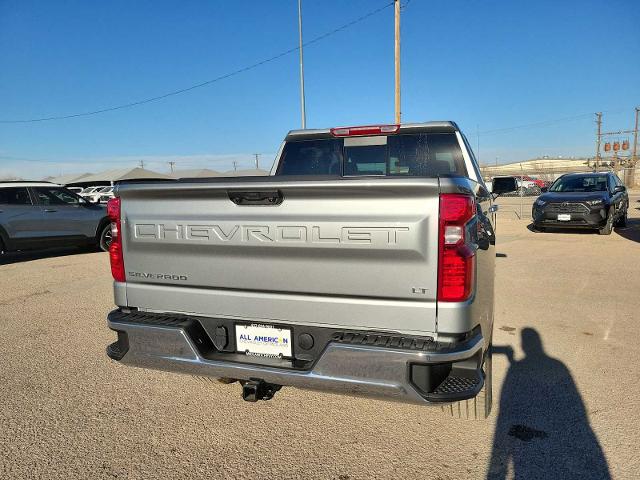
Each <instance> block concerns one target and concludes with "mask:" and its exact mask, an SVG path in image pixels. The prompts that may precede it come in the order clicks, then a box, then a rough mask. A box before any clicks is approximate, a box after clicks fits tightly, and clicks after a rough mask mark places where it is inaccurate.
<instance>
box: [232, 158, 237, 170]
mask: <svg viewBox="0 0 640 480" xmlns="http://www.w3.org/2000/svg"><path fill="white" fill-rule="evenodd" d="M237 170H238V161H237V160H234V161H233V171H234V172H236V171H237Z"/></svg>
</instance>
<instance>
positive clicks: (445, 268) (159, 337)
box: [107, 122, 516, 416]
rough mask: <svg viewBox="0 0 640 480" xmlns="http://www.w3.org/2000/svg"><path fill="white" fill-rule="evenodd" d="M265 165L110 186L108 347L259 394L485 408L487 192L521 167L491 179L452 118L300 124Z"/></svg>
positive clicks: (116, 355) (123, 356) (122, 356)
mask: <svg viewBox="0 0 640 480" xmlns="http://www.w3.org/2000/svg"><path fill="white" fill-rule="evenodd" d="M271 173H272V174H271V176H268V177H244V178H215V179H181V180H176V181H173V182H166V181H163V182H145V183H139V182H127V183H125V184H121V185H119V186H118V188H117V189H116V192H115V195H116V198H114V199H112V200H111V201H110V202H109V204H108V207H107V209H108V211H109V215H110V217H111V219H112V222H113V226H114V228H113V231H114V233H116V235H114V240H113V243H112V245H111V249H110V257H111V269H112V273H113V277H114V280H115V282H114V292H115V303H116V305H117V306H118V308H117V309H116V310H114V311H113V312H111V313H110V314H109V315H108V325H109V327H110V328H111V329H112V330H114V331H115V332H116V333H117V341H115V342H114V343H112V344H111V345H109V347H108V349H107V353H108V355H109V356H110V357H111V358H112V359H115V360H118V361H120V362H122V363H124V364H127V365H132V366H138V367H145V368H156V369H161V370H168V371H172V372H181V373H188V374H192V375H196V376H203V377H214V378H219V379H221V380H222V381H223V382H224V383H233V382H235V381H239V382H240V383H241V384H242V396H243V398H244V399H245V400H249V401H256V400H260V399H263V400H266V399H270V398H271V397H273V396H274V394H275V393H276V392H277V391H278V390H279V389H280V387H281V386H294V387H300V388H308V389H314V390H321V391H331V392H342V393H347V394H352V395H363V396H370V397H377V398H384V399H388V400H395V401H401V402H410V403H417V404H421V405H429V404H438V405H441V404H442V403H443V402H444V403H447V402H455V401H459V400H467V399H468V400H470V401H471V399H473V400H472V401H473V402H476V401H480V402H482V401H484V402H485V403H484V405H482V406H480V405H481V403H480V404H478V403H476V404H474V405H473V406H470V407H469V408H468V409H465V411H466V412H472V414H474V413H477V414H478V416H484V415H485V414H486V413H488V411H489V408H490V405H491V394H490V392H491V389H490V384H491V356H490V351H491V349H490V345H491V339H492V331H493V317H494V309H493V300H494V264H495V256H496V253H495V242H496V234H495V219H496V218H495V217H496V208H497V206H496V205H495V204H494V200H495V194H497V193H501V192H505V191H512V190H515V189H516V181H515V179H514V178H512V177H511V178H505V179H501V181H500V182H499V183H496V184H494V186H493V189H494V192H490V191H488V190H487V187H486V186H485V184H484V182H483V180H482V177H481V176H480V173H479V168H478V163H477V161H476V159H475V158H474V156H473V153H472V152H471V149H470V148H469V144H468V142H467V141H466V139H465V138H464V136H463V135H462V133H461V132H460V130H459V129H458V127H457V125H456V124H455V123H453V122H430V123H424V124H405V125H377V126H364V127H348V128H332V129H322V130H298V131H292V132H289V134H288V135H287V137H286V139H285V142H284V144H283V145H282V147H281V149H280V152H279V154H278V159H277V161H276V164H275V166H274V168H273V170H272V172H271ZM483 386H486V387H487V388H484V389H483ZM481 391H482V392H485V393H483V394H482V395H479V393H480V392H481Z"/></svg>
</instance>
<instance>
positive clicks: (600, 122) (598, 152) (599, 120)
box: [595, 112, 602, 172]
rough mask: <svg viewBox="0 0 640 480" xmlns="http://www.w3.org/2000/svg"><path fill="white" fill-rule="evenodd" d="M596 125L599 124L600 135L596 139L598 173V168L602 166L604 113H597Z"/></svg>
mask: <svg viewBox="0 0 640 480" xmlns="http://www.w3.org/2000/svg"><path fill="white" fill-rule="evenodd" d="M596 123H597V124H598V134H597V138H596V165H595V167H596V172H597V171H598V166H599V165H600V140H601V137H602V135H601V132H602V112H598V113H596Z"/></svg>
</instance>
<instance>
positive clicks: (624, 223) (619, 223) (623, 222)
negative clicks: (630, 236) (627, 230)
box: [616, 208, 627, 227]
mask: <svg viewBox="0 0 640 480" xmlns="http://www.w3.org/2000/svg"><path fill="white" fill-rule="evenodd" d="M626 226H627V209H626V208H625V209H624V212H622V215H620V218H618V221H617V222H616V227H626Z"/></svg>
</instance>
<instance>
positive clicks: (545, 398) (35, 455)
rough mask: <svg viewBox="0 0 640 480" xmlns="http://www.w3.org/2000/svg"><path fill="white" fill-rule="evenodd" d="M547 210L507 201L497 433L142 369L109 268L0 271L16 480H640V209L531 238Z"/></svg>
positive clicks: (80, 256) (31, 266) (336, 400)
mask: <svg viewBox="0 0 640 480" xmlns="http://www.w3.org/2000/svg"><path fill="white" fill-rule="evenodd" d="M521 201H522V202H523V208H524V210H523V212H524V215H523V219H518V216H519V215H516V212H518V213H519V209H520V204H521V203H520V202H521ZM531 201H532V199H526V198H525V199H522V200H521V199H520V198H517V197H515V198H505V199H501V200H500V202H499V203H500V204H501V210H500V218H499V223H498V238H499V241H498V248H497V251H498V258H497V273H496V276H497V278H496V287H497V290H496V319H495V333H494V345H495V347H496V354H495V355H494V362H493V365H494V386H493V393H494V410H493V413H492V415H491V417H490V418H489V419H488V420H487V421H464V420H460V419H453V418H450V417H448V416H446V415H445V414H444V413H443V412H441V411H440V410H439V409H427V408H424V407H417V406H412V405H401V404H393V403H386V402H380V401H373V400H365V399H357V398H350V397H343V396H337V395H326V394H317V393H313V392H305V391H300V390H295V389H291V388H284V389H283V390H282V391H281V392H280V393H279V394H278V395H277V396H276V398H275V400H274V401H270V402H261V403H259V404H249V403H245V402H242V400H241V399H240V388H239V386H238V385H237V384H235V385H229V386H225V385H221V384H217V383H211V384H209V383H203V382H202V381H200V380H198V379H195V378H191V377H186V376H178V375H174V374H169V373H163V372H153V371H143V370H137V369H128V368H126V367H123V366H121V365H119V364H116V363H114V362H111V361H109V360H108V358H107V357H106V355H105V353H104V349H105V347H106V345H107V344H108V343H110V342H112V341H113V339H114V335H113V334H112V332H110V331H109V330H108V329H107V328H106V326H105V316H106V313H107V312H108V311H109V310H110V309H111V308H112V301H113V300H112V291H111V276H110V273H109V265H108V258H107V256H106V255H105V254H101V253H78V252H76V251H73V250H69V251H68V250H64V251H58V252H53V253H50V254H49V253H46V254H31V255H15V256H11V257H8V258H5V259H2V261H0V273H1V275H0V307H1V308H0V366H1V368H0V385H2V388H1V391H2V407H1V408H0V425H1V426H2V429H0V450H1V451H2V456H1V457H0V478H153V477H155V478H198V477H207V478H220V477H223V476H224V477H227V478H248V477H257V478H336V479H343V480H344V479H359V478H400V477H404V478H416V477H418V476H420V477H423V478H440V479H459V478H482V477H489V478H512V477H513V476H514V475H515V476H517V477H519V478H603V477H604V478H606V475H607V471H608V472H610V474H611V476H612V477H614V478H635V477H636V476H637V472H638V471H640V462H639V460H638V456H637V450H638V447H637V432H638V429H640V415H639V414H638V411H639V410H640V400H639V398H640V386H639V385H640V364H639V361H640V346H639V344H638V341H637V336H638V325H637V322H638V318H639V317H640V315H639V312H640V262H639V261H638V259H640V202H639V197H638V195H632V196H631V206H630V210H629V216H630V222H629V226H628V227H627V228H626V229H619V230H616V231H615V232H614V233H613V234H612V235H611V236H599V235H597V234H596V233H590V232H580V231H576V232H571V231H569V232H564V231H563V232H554V233H534V232H531V231H529V230H528V229H527V225H528V223H529V222H528V221H527V220H525V219H527V218H529V216H530V205H531ZM511 352H513V354H511Z"/></svg>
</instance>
